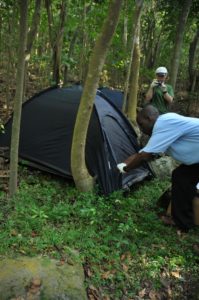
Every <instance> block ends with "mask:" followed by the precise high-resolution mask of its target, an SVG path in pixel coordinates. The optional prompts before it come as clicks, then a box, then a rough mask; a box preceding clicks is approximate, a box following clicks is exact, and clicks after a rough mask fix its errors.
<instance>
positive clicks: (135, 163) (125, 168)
mask: <svg viewBox="0 0 199 300" xmlns="http://www.w3.org/2000/svg"><path fill="white" fill-rule="evenodd" d="M152 158H153V154H152V153H147V152H140V153H136V154H133V155H131V156H129V157H128V158H127V159H126V160H125V161H124V162H123V163H122V164H118V169H119V170H120V172H121V173H125V172H129V171H130V170H131V169H135V168H137V167H139V166H140V165H141V164H142V163H143V162H144V161H148V160H150V159H152ZM120 165H122V166H120Z"/></svg>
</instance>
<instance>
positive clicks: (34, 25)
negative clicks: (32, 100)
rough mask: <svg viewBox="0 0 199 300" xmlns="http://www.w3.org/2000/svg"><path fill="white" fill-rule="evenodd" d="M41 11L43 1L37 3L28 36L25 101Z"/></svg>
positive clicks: (37, 0)
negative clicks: (32, 51) (31, 56)
mask: <svg viewBox="0 0 199 300" xmlns="http://www.w3.org/2000/svg"><path fill="white" fill-rule="evenodd" d="M40 10H41V0H36V1H35V9H34V13H33V16H32V23H31V26H30V31H29V32H28V36H27V50H26V53H27V54H26V57H27V59H26V61H25V70H24V91H23V99H25V92H26V90H25V87H26V86H27V70H28V61H29V59H30V53H31V50H32V46H33V42H34V40H35V36H36V34H37V28H38V25H39V20H40Z"/></svg>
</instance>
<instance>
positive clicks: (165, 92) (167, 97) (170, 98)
mask: <svg viewBox="0 0 199 300" xmlns="http://www.w3.org/2000/svg"><path fill="white" fill-rule="evenodd" d="M161 89H162V92H163V97H164V100H165V101H166V102H167V103H168V104H171V103H172V102H173V93H171V94H172V95H171V94H170V93H169V90H168V87H167V86H166V84H164V83H163V84H162V86H161ZM170 92H171V91H170Z"/></svg>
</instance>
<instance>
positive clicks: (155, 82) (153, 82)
mask: <svg viewBox="0 0 199 300" xmlns="http://www.w3.org/2000/svg"><path fill="white" fill-rule="evenodd" d="M155 86H158V81H157V79H154V80H153V81H152V83H151V88H154V87H155Z"/></svg>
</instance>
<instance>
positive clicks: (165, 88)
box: [161, 82, 167, 93]
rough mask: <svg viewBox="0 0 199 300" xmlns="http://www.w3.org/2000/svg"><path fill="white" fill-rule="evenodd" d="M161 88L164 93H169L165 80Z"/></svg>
mask: <svg viewBox="0 0 199 300" xmlns="http://www.w3.org/2000/svg"><path fill="white" fill-rule="evenodd" d="M161 89H162V92H163V93H167V86H166V84H165V83H164V82H163V83H162V84H161Z"/></svg>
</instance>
